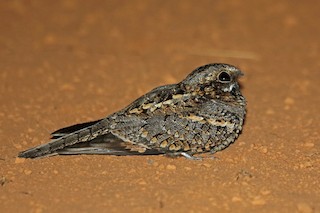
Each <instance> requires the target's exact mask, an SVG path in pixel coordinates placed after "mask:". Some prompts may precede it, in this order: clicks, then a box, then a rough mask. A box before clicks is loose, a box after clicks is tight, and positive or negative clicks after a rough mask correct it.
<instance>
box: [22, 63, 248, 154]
mask: <svg viewBox="0 0 320 213" xmlns="http://www.w3.org/2000/svg"><path fill="white" fill-rule="evenodd" d="M241 75H242V72H241V71H240V70H239V69H238V68H236V67H234V66H232V65H228V64H221V63H215V64H207V65H204V66H201V67H199V68H197V69H195V70H194V71H193V72H191V73H190V74H189V75H188V76H187V77H186V78H185V79H184V80H183V81H181V82H180V83H177V84H171V85H165V86H160V87H157V88H155V89H153V90H152V91H150V92H149V93H147V94H145V95H143V96H141V97H140V98H138V99H137V100H135V101H134V102H133V103H131V104H130V105H129V106H127V107H125V108H124V109H122V110H120V111H118V112H115V113H113V114H111V115H109V116H107V117H105V118H103V119H100V120H97V121H92V122H87V123H82V124H76V125H73V126H69V127H65V128H62V129H59V130H57V131H55V132H53V133H52V134H51V136H52V140H51V141H50V142H49V143H47V144H43V145H39V146H36V147H34V148H31V149H28V150H26V151H23V152H21V153H19V157H22V158H38V157H44V156H51V155H57V154H59V155H75V154H104V155H146V154H148V155H150V154H151V155H156V154H166V155H169V156H178V155H182V156H185V157H187V158H190V159H197V158H196V157H195V156H193V155H194V154H197V153H203V152H211V153H215V152H217V151H219V150H222V149H224V148H226V147H228V146H229V145H230V144H231V143H233V142H234V141H235V139H236V138H237V137H238V135H239V133H240V132H241V129H242V126H243V122H244V118H245V114H246V109H245V107H246V101H245V98H244V97H243V96H242V94H241V92H240V87H239V84H238V77H239V76H241Z"/></svg>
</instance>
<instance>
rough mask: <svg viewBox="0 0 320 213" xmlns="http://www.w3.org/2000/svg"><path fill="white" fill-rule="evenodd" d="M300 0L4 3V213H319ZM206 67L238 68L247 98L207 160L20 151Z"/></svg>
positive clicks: (311, 49) (305, 13)
mask: <svg viewBox="0 0 320 213" xmlns="http://www.w3.org/2000/svg"><path fill="white" fill-rule="evenodd" d="M54 2H55V3H54ZM89 2H90V3H89ZM147 2H148V3H147ZM306 2H308V3H302V1H295V2H293V1H290V0H287V1H285V0H280V1H267V0H265V1H256V3H254V1H236V0H234V1H199V0H197V1H121V2H120V1H116V0H115V1H102V0H101V1H77V0H66V1H62V0H60V1H40V0H38V1H32V0H30V1H19V0H12V1H1V3H0V32H1V33H0V82H1V84H0V103H1V105H0V144H1V146H0V212H37V213H40V212H125V211H126V210H130V211H132V212H228V211H232V212H305V213H308V212H320V172H319V169H320V132H319V124H320V116H319V105H320V95H319V93H320V87H319V84H320V72H319V70H320V60H319V58H320V40H319V38H320V26H319V18H320V15H319V8H320V3H319V1H306ZM211 62H225V63H230V64H233V65H236V66H238V67H240V68H241V69H242V70H243V71H244V72H245V77H243V78H242V79H241V83H242V85H243V88H242V91H243V94H244V95H245V97H246V98H247V100H248V114H247V118H246V123H245V126H244V130H243V132H242V134H241V136H240V137H239V139H238V140H237V141H236V143H235V144H233V145H231V146H230V147H229V148H228V149H226V150H224V151H222V152H219V153H216V154H215V159H205V160H203V161H190V160H187V159H185V158H178V159H172V158H168V157H165V156H135V157H117V156H58V157H51V158H45V159H38V160H24V159H19V158H17V157H16V156H17V154H18V152H20V151H22V150H24V149H27V148H30V147H33V146H35V145H39V144H42V143H46V142H47V141H48V140H49V133H50V132H52V131H54V130H56V129H58V128H61V127H64V126H66V125H71V124H74V123H79V122H85V121H90V120H94V119H98V118H102V117H104V116H106V115H108V114H110V113H113V112H114V111H116V110H118V109H121V108H122V107H124V106H126V105H127V104H129V103H130V102H131V101H133V100H134V99H136V98H137V97H139V96H140V95H142V94H144V93H145V92H147V91H149V90H151V89H152V88H154V87H156V86H160V85H163V84H169V83H175V82H178V81H180V80H182V79H183V78H184V77H185V76H186V75H187V74H189V72H190V71H192V70H193V69H194V68H196V67H198V66H200V65H203V64H206V63H211ZM205 156H206V155H205Z"/></svg>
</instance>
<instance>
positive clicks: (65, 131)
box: [51, 119, 102, 139]
mask: <svg viewBox="0 0 320 213" xmlns="http://www.w3.org/2000/svg"><path fill="white" fill-rule="evenodd" d="M101 120H102V119H100V120H96V121H90V122H86V123H80V124H75V125H72V126H67V127H64V128H61V129H58V130H56V131H54V132H52V133H51V139H57V138H60V137H62V136H65V135H68V134H70V133H73V132H75V131H78V130H81V129H84V128H87V127H89V126H92V125H94V124H96V123H98V122H100V121H101Z"/></svg>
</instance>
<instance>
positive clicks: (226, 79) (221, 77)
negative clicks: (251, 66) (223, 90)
mask: <svg viewBox="0 0 320 213" xmlns="http://www.w3.org/2000/svg"><path fill="white" fill-rule="evenodd" d="M218 79H219V81H221V82H230V81H231V77H230V75H229V74H228V73H227V72H221V73H220V74H219V76H218Z"/></svg>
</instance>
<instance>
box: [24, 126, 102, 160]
mask: <svg viewBox="0 0 320 213" xmlns="http://www.w3.org/2000/svg"><path fill="white" fill-rule="evenodd" d="M103 131H105V130H104V129H103V128H102V125H100V124H99V122H98V123H96V124H94V125H91V126H87V127H85V128H82V129H79V130H77V131H74V132H71V133H69V134H65V135H62V136H61V137H58V138H56V139H53V140H51V141H50V142H49V143H47V144H43V145H39V146H36V147H34V148H31V149H28V150H26V151H23V152H20V153H19V155H18V156H19V157H21V158H37V157H43V156H47V155H54V154H55V153H56V152H57V150H61V149H63V148H64V147H68V146H71V145H73V144H76V143H81V142H86V141H89V140H92V139H94V138H96V137H97V136H98V135H100V134H101V133H102V132H103Z"/></svg>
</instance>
